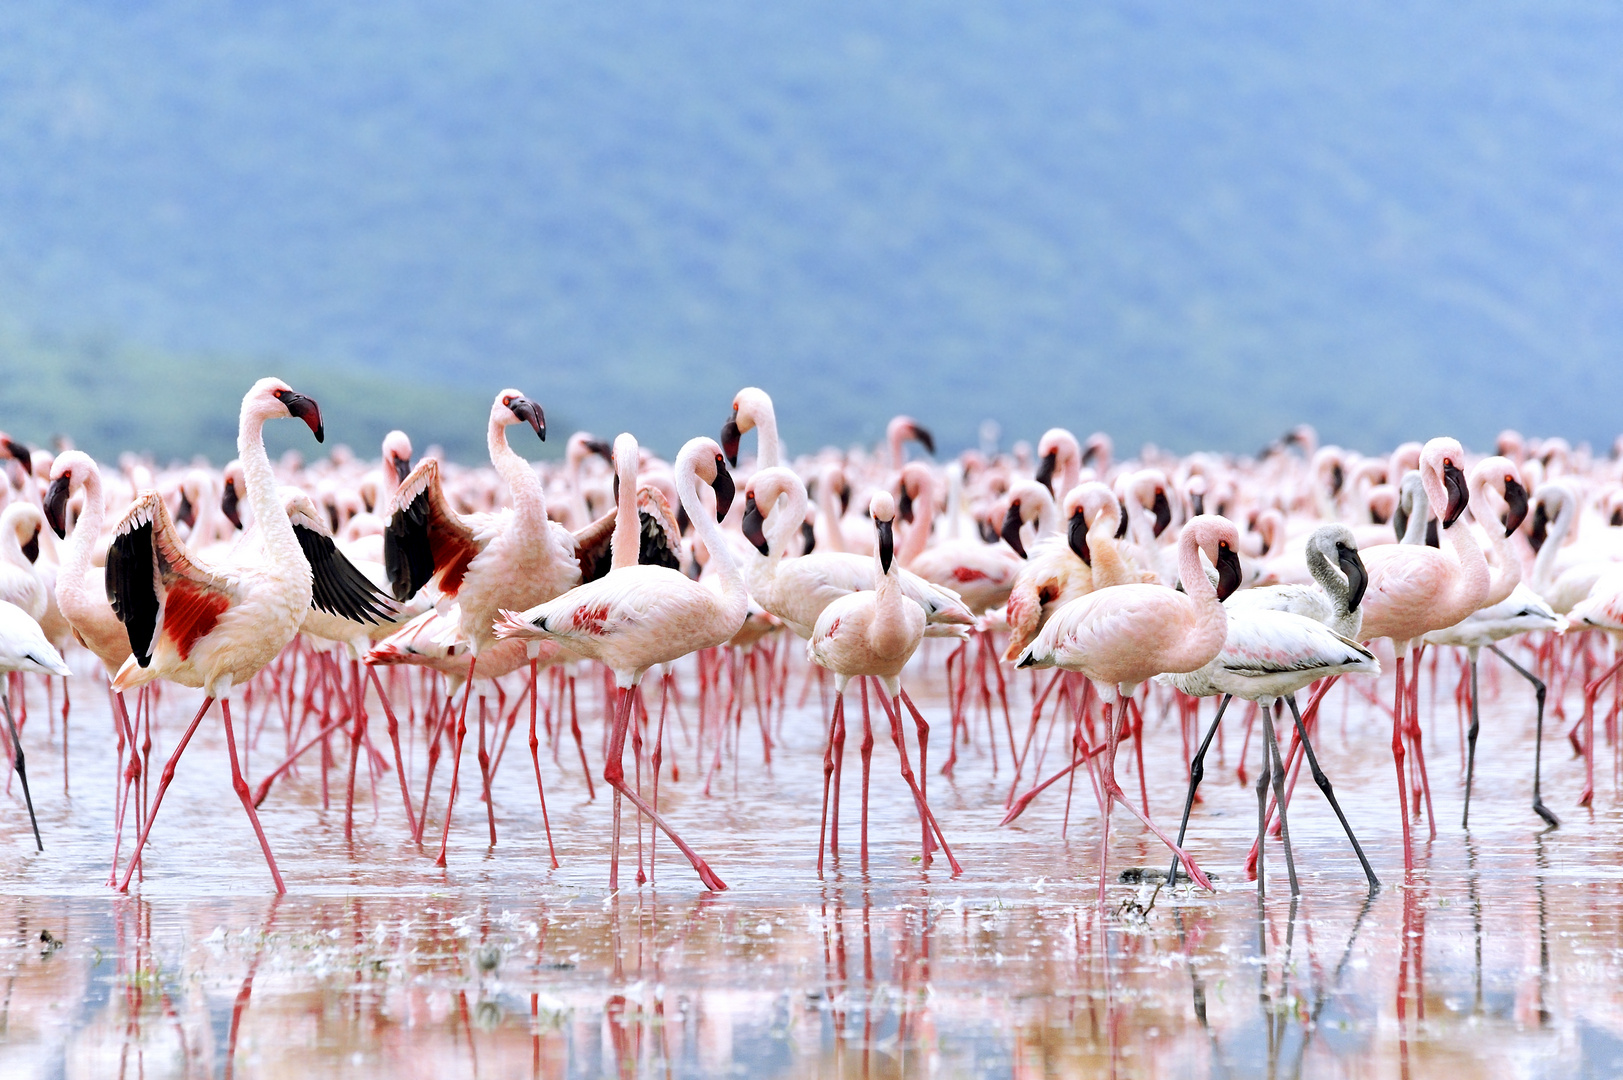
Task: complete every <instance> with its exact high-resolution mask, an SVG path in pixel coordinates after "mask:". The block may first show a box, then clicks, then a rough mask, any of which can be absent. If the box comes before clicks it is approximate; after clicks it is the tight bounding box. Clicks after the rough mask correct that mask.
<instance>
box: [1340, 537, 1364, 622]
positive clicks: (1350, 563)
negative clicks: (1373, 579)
mask: <svg viewBox="0 0 1623 1080" xmlns="http://www.w3.org/2000/svg"><path fill="white" fill-rule="evenodd" d="M1336 562H1337V563H1338V564H1339V565H1340V566H1341V572H1342V573H1343V574H1346V575H1347V610H1348V611H1357V610H1358V605H1359V603H1360V602H1361V601H1362V600H1363V599H1364V590H1365V589H1366V588H1368V587H1369V572H1368V571H1367V570H1365V569H1364V560H1363V559H1361V558H1359V557H1358V552H1357V550H1356V549H1354V548H1350V547H1348V546H1347V545H1346V544H1337V545H1336Z"/></svg>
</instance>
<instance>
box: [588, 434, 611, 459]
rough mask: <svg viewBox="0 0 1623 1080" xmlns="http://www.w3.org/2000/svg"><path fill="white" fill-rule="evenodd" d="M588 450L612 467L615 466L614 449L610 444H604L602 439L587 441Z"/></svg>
mask: <svg viewBox="0 0 1623 1080" xmlns="http://www.w3.org/2000/svg"><path fill="white" fill-rule="evenodd" d="M586 449H587V451H589V452H590V453H593V454H596V455H597V456H598V457H600V458H602V459H603V460H604V461H606V462H608V463H609V464H610V465H613V464H614V447H613V446H612V445H610V444H609V443H606V442H604V441H603V440H602V439H587V440H586Z"/></svg>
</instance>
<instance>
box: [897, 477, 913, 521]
mask: <svg viewBox="0 0 1623 1080" xmlns="http://www.w3.org/2000/svg"><path fill="white" fill-rule="evenodd" d="M896 516H897V517H899V518H901V519H902V520H903V521H906V522H908V523H911V522H912V521H913V493H912V492H911V491H909V490H907V485H906V484H903V485H902V487H901V491H900V492H899V493H898V494H897V496H896Z"/></svg>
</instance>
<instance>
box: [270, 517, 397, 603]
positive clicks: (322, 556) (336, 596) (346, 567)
mask: <svg viewBox="0 0 1623 1080" xmlns="http://www.w3.org/2000/svg"><path fill="white" fill-rule="evenodd" d="M293 535H294V536H297V537H298V538H299V547H301V548H303V549H304V558H305V560H306V561H307V562H309V564H310V576H311V579H312V586H313V587H312V590H311V596H310V606H311V607H313V608H315V609H316V610H318V611H325V612H326V613H327V614H329V615H337V616H339V617H340V618H344V619H348V620H349V621H351V622H357V623H374V624H375V623H382V622H390V621H392V620H393V619H394V616H395V614H396V612H395V608H394V605H393V604H391V603H390V602H389V598H388V597H386V596H384V595H383V594H382V593H381V592H379V591H378V589H377V586H375V585H373V584H372V582H371V580H370V579H368V578H367V576H366V575H365V574H363V573H361V572H360V571H359V570H357V569H355V564H354V563H352V562H350V561H349V559H347V558H345V556H344V553H343V552H342V551H339V550H338V545H337V544H335V543H333V540H332V537H330V536H323V535H321V534H320V533H319V532H317V531H316V530H314V529H312V528H309V527H308V526H305V525H297V524H295V525H294V526H293Z"/></svg>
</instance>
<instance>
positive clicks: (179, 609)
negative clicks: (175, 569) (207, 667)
mask: <svg viewBox="0 0 1623 1080" xmlns="http://www.w3.org/2000/svg"><path fill="white" fill-rule="evenodd" d="M230 606H231V601H230V600H229V599H227V598H226V597H225V596H224V595H223V594H221V593H217V592H215V591H213V590H212V589H203V588H199V587H198V586H197V585H194V584H193V583H192V582H190V581H188V580H187V579H186V578H178V579H176V581H175V582H174V584H172V585H170V586H169V588H168V589H167V590H166V591H165V594H164V602H163V635H164V637H166V638H168V639H169V640H170V641H172V642H174V643H175V648H176V649H177V650H178V651H179V652H180V658H181V659H182V660H185V659H188V658H190V656H191V654H192V647H193V646H194V645H196V644H197V642H198V640H199V639H201V638H203V637H205V636H207V635H208V633H209V632H210V631H212V630H213V629H214V624H215V623H217V622H219V621H220V613H221V612H223V611H225V609H226V608H228V607H230Z"/></svg>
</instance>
